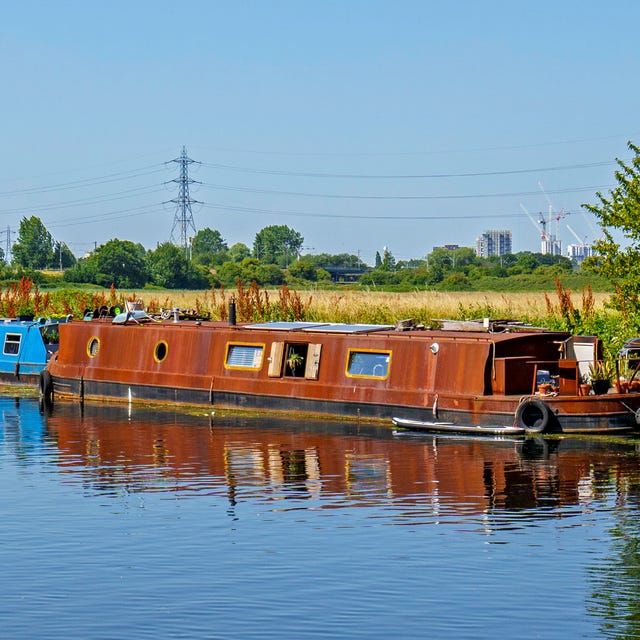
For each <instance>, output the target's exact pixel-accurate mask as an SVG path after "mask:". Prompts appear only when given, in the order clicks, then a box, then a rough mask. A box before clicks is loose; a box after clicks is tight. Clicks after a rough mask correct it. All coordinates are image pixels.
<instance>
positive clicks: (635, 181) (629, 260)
mask: <svg viewBox="0 0 640 640" xmlns="http://www.w3.org/2000/svg"><path fill="white" fill-rule="evenodd" d="M628 147H629V149H630V150H631V151H632V152H633V153H634V154H635V155H634V157H633V158H632V160H631V162H630V163H626V162H623V161H622V160H619V159H616V162H617V164H618V169H617V170H616V172H615V177H616V180H617V182H618V184H617V186H616V187H615V188H614V189H612V190H611V191H610V193H609V195H608V196H604V195H602V193H600V192H597V193H596V196H597V198H598V200H599V203H597V204H583V205H582V206H583V207H584V208H585V209H586V210H587V211H590V212H591V213H593V214H594V215H595V216H596V218H597V219H598V221H599V223H600V226H601V227H602V231H603V237H602V238H601V239H600V240H596V242H595V243H594V245H593V247H594V249H595V252H596V255H595V256H594V257H593V258H588V259H587V260H586V261H585V266H586V267H587V268H590V269H592V270H593V271H595V272H596V273H598V274H600V275H603V276H605V277H606V278H607V279H608V280H610V281H611V282H612V283H613V285H614V286H615V293H614V294H613V295H612V296H611V304H612V306H613V307H614V308H616V309H618V310H620V311H622V312H623V315H624V317H625V319H626V320H627V321H630V320H631V319H632V318H637V317H638V314H639V313H640V147H637V146H636V145H634V144H633V143H631V142H629V143H628ZM616 232H618V233H621V234H622V236H623V238H624V239H625V241H626V243H625V246H622V243H621V242H618V241H617V240H616V238H615V237H614V234H615V233H616ZM636 322H637V320H636Z"/></svg>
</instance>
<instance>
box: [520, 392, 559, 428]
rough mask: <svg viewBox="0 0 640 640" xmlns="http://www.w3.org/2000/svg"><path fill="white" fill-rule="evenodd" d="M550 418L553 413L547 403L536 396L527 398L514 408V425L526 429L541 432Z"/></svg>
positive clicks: (547, 424)
mask: <svg viewBox="0 0 640 640" xmlns="http://www.w3.org/2000/svg"><path fill="white" fill-rule="evenodd" d="M552 420H553V414H552V413H551V409H550V408H549V405H548V404H547V403H546V402H543V401H542V400H538V398H527V399H526V400H523V401H522V402H521V403H520V404H519V405H518V408H517V409H516V425H517V426H519V427H521V428H523V429H526V430H527V431H533V432H535V433H542V432H543V431H545V430H546V429H547V428H548V427H549V425H550V424H551V422H552Z"/></svg>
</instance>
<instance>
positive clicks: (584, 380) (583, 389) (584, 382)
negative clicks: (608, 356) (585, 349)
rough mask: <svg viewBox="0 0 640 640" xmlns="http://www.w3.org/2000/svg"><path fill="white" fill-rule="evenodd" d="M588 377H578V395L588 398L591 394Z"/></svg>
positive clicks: (582, 375)
mask: <svg viewBox="0 0 640 640" xmlns="http://www.w3.org/2000/svg"><path fill="white" fill-rule="evenodd" d="M589 380H590V378H589V376H588V375H584V374H581V375H580V395H581V396H588V395H589V394H590V393H591V383H590V382H589Z"/></svg>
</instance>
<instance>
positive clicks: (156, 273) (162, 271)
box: [146, 242, 209, 289]
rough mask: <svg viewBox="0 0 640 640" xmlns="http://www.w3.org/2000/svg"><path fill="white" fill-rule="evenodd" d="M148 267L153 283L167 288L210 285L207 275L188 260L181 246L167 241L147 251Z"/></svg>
mask: <svg viewBox="0 0 640 640" xmlns="http://www.w3.org/2000/svg"><path fill="white" fill-rule="evenodd" d="M146 258H147V268H148V273H149V277H150V278H151V281H152V282H153V284H156V285H158V286H160V287H164V288H166V289H196V288H202V287H206V286H208V284H209V282H208V280H207V279H206V277H205V276H204V275H203V274H202V273H200V272H199V271H198V270H197V269H196V267H195V266H194V265H193V264H192V263H191V262H189V260H187V258H186V256H185V255H184V251H183V250H182V248H181V247H177V246H176V245H175V244H172V243H171V242H165V243H163V244H161V245H159V246H158V248H157V249H155V250H154V251H149V252H148V253H147V256H146Z"/></svg>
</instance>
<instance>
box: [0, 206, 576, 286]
mask: <svg viewBox="0 0 640 640" xmlns="http://www.w3.org/2000/svg"><path fill="white" fill-rule="evenodd" d="M303 243H304V238H303V236H302V235H301V234H300V233H299V232H298V231H296V230H295V229H291V228H289V227H288V226H286V225H273V226H268V227H265V228H263V229H261V230H260V231H259V232H258V233H257V234H256V236H255V240H254V243H253V247H251V248H249V247H248V246H247V245H245V244H243V243H236V244H233V245H231V246H229V245H228V243H227V242H226V240H225V239H224V238H223V237H222V235H221V233H220V232H219V231H218V230H215V229H209V228H205V229H201V230H200V231H198V232H197V233H196V235H195V237H194V238H193V239H192V241H191V244H190V246H189V247H188V248H185V247H180V246H176V245H174V244H172V243H170V242H165V243H162V244H159V245H158V246H157V247H156V248H155V249H152V250H149V249H145V247H144V246H143V245H141V244H139V243H135V242H132V241H130V240H120V239H118V238H114V239H111V240H109V241H107V242H105V243H104V244H102V245H100V246H98V247H96V249H95V250H94V251H92V252H91V253H90V254H88V255H87V256H86V257H82V258H79V259H76V257H75V256H74V255H73V253H72V252H71V251H70V250H69V248H68V247H67V245H66V244H64V243H60V242H57V241H54V239H53V238H52V236H51V234H50V233H49V231H48V230H47V229H46V227H45V225H44V224H43V223H42V221H41V220H40V219H39V218H38V217H36V216H31V217H29V218H26V217H25V218H23V219H22V221H21V223H20V228H19V230H18V237H17V241H16V243H15V244H14V245H13V249H12V261H11V262H12V265H13V267H14V269H23V270H30V271H32V272H37V271H43V270H51V269H53V270H61V271H62V272H63V275H62V278H63V280H64V281H65V282H68V283H87V284H94V285H97V286H101V287H110V286H111V285H114V286H116V287H118V288H125V289H128V288H140V287H145V286H156V287H161V288H167V289H201V288H208V287H210V286H220V285H222V286H225V287H230V286H235V284H236V283H237V282H238V280H240V281H241V282H243V283H244V284H245V285H246V284H250V283H251V282H256V283H257V284H259V285H274V286H279V285H281V284H284V283H286V284H288V285H294V286H306V285H309V284H318V283H319V284H329V283H331V282H332V281H335V280H340V279H341V278H344V277H346V274H349V276H350V277H351V278H352V279H357V280H358V281H359V283H360V284H362V285H364V286H383V287H391V288H393V287H397V288H400V289H402V288H415V287H434V288H442V289H445V290H461V289H472V288H473V283H477V282H480V281H485V282H486V281H487V279H491V278H499V279H505V278H509V277H512V276H517V275H522V274H528V275H530V276H532V277H533V279H534V280H535V279H538V280H540V278H542V277H547V278H551V279H552V278H553V276H555V275H558V274H559V273H570V272H571V271H572V270H573V269H574V268H575V265H573V264H572V263H571V261H570V260H568V259H567V258H564V257H562V256H550V255H542V254H536V253H531V252H521V253H517V254H513V255H506V256H499V257H498V256H492V257H490V258H488V259H484V258H479V257H477V256H476V255H475V252H474V251H473V249H470V248H466V247H463V248H459V249H453V250H450V249H444V248H441V249H434V250H433V251H432V252H431V253H430V254H428V255H427V256H425V257H424V258H421V259H416V260H410V261H396V259H395V258H394V257H393V255H392V254H391V252H390V251H388V250H386V249H385V251H384V252H383V255H382V256H381V255H380V254H379V253H378V254H377V255H376V260H375V264H374V265H371V266H370V265H366V264H364V263H363V262H362V261H361V260H360V258H359V257H358V256H356V255H354V254H348V253H342V254H328V253H321V254H315V255H313V254H306V255H302V253H301V252H302V246H303ZM0 255H1V254H0ZM7 275H10V274H5V277H6V276H7Z"/></svg>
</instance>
